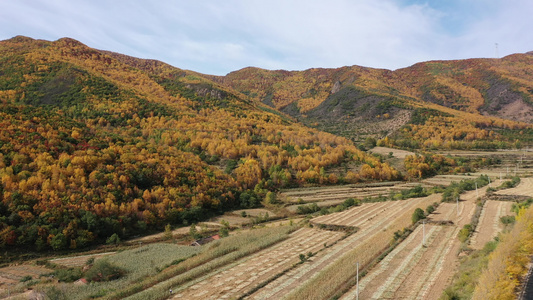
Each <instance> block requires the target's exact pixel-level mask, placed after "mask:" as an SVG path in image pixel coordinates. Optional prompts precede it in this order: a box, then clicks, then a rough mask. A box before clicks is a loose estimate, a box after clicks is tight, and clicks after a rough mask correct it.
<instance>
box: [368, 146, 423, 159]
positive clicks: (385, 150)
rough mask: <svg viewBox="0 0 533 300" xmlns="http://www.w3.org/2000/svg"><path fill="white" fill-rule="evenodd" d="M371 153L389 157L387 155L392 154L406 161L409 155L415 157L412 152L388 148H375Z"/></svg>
mask: <svg viewBox="0 0 533 300" xmlns="http://www.w3.org/2000/svg"><path fill="white" fill-rule="evenodd" d="M370 152H372V153H377V154H381V155H384V156H387V155H389V153H391V152H392V156H394V157H396V158H401V159H404V158H405V157H407V156H408V155H414V154H415V153H414V152H411V151H406V150H400V149H394V148H388V147H374V148H372V149H370Z"/></svg>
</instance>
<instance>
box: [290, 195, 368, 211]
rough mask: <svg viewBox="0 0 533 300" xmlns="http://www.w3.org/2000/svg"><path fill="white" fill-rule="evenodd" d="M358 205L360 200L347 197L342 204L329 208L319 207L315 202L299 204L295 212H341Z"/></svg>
mask: <svg viewBox="0 0 533 300" xmlns="http://www.w3.org/2000/svg"><path fill="white" fill-rule="evenodd" d="M359 205H361V200H359V199H354V198H348V199H346V200H344V202H343V203H342V204H339V205H336V206H332V207H329V208H327V207H323V208H320V207H319V206H318V205H317V204H316V203H311V204H308V205H300V206H298V208H297V211H296V212H297V213H298V214H301V215H306V214H313V213H316V212H320V214H321V215H327V214H331V213H336V212H341V211H344V210H346V209H348V208H350V207H352V206H359Z"/></svg>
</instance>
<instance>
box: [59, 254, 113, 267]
mask: <svg viewBox="0 0 533 300" xmlns="http://www.w3.org/2000/svg"><path fill="white" fill-rule="evenodd" d="M115 253H116V252H105V253H98V254H88V255H80V256H72V257H62V258H56V259H52V260H50V262H51V263H54V264H56V265H61V266H64V267H68V268H72V267H81V266H83V265H85V263H86V262H87V260H89V259H91V258H93V259H94V260H97V259H100V258H103V257H106V256H108V255H113V254H115Z"/></svg>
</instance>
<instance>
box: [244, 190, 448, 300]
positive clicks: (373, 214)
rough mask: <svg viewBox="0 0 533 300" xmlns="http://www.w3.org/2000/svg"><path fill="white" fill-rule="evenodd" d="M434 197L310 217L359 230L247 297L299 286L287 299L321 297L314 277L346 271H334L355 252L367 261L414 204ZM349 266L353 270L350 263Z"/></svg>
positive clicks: (282, 293) (276, 293)
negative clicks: (310, 296)
mask: <svg viewBox="0 0 533 300" xmlns="http://www.w3.org/2000/svg"><path fill="white" fill-rule="evenodd" d="M437 200H438V196H437V195H431V196H429V197H424V198H416V199H410V200H403V201H390V202H378V203H365V204H363V205H361V206H359V207H354V208H351V209H349V210H346V211H343V212H339V213H334V214H330V215H326V216H321V217H317V218H314V219H312V220H311V223H312V224H315V225H317V224H327V225H343V226H356V227H358V228H359V231H358V232H357V233H355V234H353V235H351V236H349V237H347V238H346V239H344V240H342V241H339V242H338V243H337V244H335V245H333V246H331V247H328V248H327V249H326V250H324V254H323V255H321V256H320V257H313V259H312V260H310V261H307V262H305V263H304V264H303V265H301V266H299V267H298V268H296V269H294V270H291V271H290V272H288V273H286V274H284V275H283V276H281V277H280V278H278V279H276V280H275V281H273V282H271V283H270V284H268V285H266V286H265V287H263V288H262V289H261V290H259V291H257V292H256V293H254V294H252V295H251V296H250V297H249V299H279V298H281V297H283V296H285V295H287V294H290V293H291V292H292V291H294V290H295V289H298V288H301V289H302V291H301V292H302V293H300V291H299V290H298V291H297V292H294V293H292V294H290V295H289V297H288V299H311V298H309V297H308V296H309V293H310V294H314V296H316V298H313V299H323V298H324V295H318V294H316V293H315V292H313V291H318V290H321V288H320V287H319V286H317V285H316V284H315V282H316V281H321V277H322V276H326V277H329V276H328V272H333V273H335V274H336V275H341V276H342V275H345V274H343V273H342V272H337V271H338V267H339V265H340V266H343V267H346V264H344V261H345V260H350V261H354V260H353V258H352V257H354V256H355V257H356V258H359V260H360V261H361V263H369V262H370V261H371V260H372V259H373V258H375V257H376V256H377V255H378V254H379V253H380V252H381V251H382V250H383V249H384V248H386V247H387V246H388V245H389V242H390V241H391V240H392V236H393V233H394V232H395V231H397V230H401V229H403V228H404V227H406V226H408V225H409V224H410V222H411V214H412V212H413V211H414V209H415V208H416V207H421V208H425V207H426V206H428V205H430V204H432V203H433V202H435V201H437ZM348 267H349V269H350V270H351V271H353V269H354V268H353V266H348ZM349 276H351V275H348V277H349ZM345 279H346V278H344V279H343V280H345ZM339 284H342V282H337V285H336V286H335V285H329V284H327V285H329V287H330V288H333V290H335V289H336V288H338V286H339Z"/></svg>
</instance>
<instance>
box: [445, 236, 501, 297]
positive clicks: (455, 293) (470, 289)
mask: <svg viewBox="0 0 533 300" xmlns="http://www.w3.org/2000/svg"><path fill="white" fill-rule="evenodd" d="M497 245H498V241H491V242H488V243H487V244H486V245H485V246H484V247H483V249H482V250H478V251H474V252H472V253H471V254H470V255H468V256H464V257H463V258H462V259H461V263H460V265H459V270H458V272H457V273H456V274H455V275H454V276H453V279H452V283H451V285H450V286H449V287H447V288H446V289H445V290H444V292H443V294H442V296H441V297H440V299H441V300H468V299H472V294H473V293H474V289H475V288H476V285H477V284H478V281H479V277H480V276H481V273H482V272H483V271H484V270H485V269H486V267H487V264H488V262H489V259H490V254H491V253H492V252H493V251H494V249H496V247H497Z"/></svg>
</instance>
